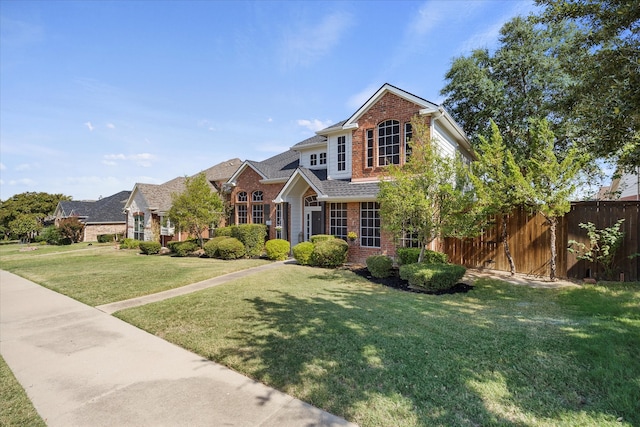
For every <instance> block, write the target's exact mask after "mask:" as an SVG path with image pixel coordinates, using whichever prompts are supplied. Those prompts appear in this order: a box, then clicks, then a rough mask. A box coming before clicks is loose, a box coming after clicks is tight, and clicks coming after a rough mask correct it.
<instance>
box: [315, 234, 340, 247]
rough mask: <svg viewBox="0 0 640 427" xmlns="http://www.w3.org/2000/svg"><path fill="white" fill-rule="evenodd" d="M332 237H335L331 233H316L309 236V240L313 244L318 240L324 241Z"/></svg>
mask: <svg viewBox="0 0 640 427" xmlns="http://www.w3.org/2000/svg"><path fill="white" fill-rule="evenodd" d="M333 239H335V236H332V235H331V234H316V235H315V236H311V238H310V239H309V240H311V243H313V244H314V245H315V244H316V243H318V242H324V241H326V240H333Z"/></svg>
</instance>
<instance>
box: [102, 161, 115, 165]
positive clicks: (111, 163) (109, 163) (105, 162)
mask: <svg viewBox="0 0 640 427" xmlns="http://www.w3.org/2000/svg"><path fill="white" fill-rule="evenodd" d="M102 164H103V165H107V166H118V163H117V162H114V161H113V160H103V161H102Z"/></svg>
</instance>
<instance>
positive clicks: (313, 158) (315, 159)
mask: <svg viewBox="0 0 640 427" xmlns="http://www.w3.org/2000/svg"><path fill="white" fill-rule="evenodd" d="M309 164H310V165H311V166H316V165H317V164H318V155H317V154H312V155H311V157H310V159H309Z"/></svg>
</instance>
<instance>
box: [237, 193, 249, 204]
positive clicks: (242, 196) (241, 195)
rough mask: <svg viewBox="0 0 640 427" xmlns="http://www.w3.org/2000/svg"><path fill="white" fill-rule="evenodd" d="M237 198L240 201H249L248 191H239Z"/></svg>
mask: <svg viewBox="0 0 640 427" xmlns="http://www.w3.org/2000/svg"><path fill="white" fill-rule="evenodd" d="M236 200H237V201H238V202H240V203H242V202H244V203H246V202H247V192H246V191H241V192H239V193H238V195H237V196H236Z"/></svg>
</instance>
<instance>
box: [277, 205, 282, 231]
mask: <svg viewBox="0 0 640 427" xmlns="http://www.w3.org/2000/svg"><path fill="white" fill-rule="evenodd" d="M276 239H282V203H278V204H277V205H276Z"/></svg>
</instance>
